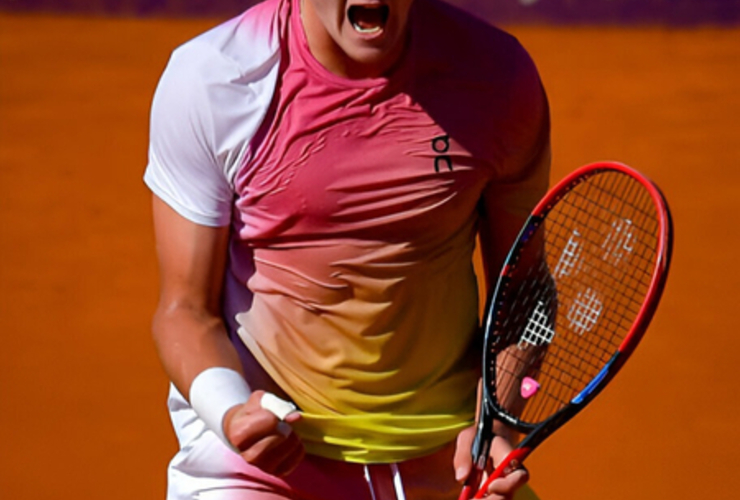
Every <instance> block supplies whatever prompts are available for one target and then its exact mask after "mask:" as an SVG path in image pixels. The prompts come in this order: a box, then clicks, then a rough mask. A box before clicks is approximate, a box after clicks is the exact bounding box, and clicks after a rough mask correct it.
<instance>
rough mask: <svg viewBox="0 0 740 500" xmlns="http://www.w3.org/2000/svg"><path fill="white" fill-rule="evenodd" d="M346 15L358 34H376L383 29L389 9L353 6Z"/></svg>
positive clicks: (372, 6) (385, 7) (382, 6)
mask: <svg viewBox="0 0 740 500" xmlns="http://www.w3.org/2000/svg"><path fill="white" fill-rule="evenodd" d="M347 15H348V17H349V22H350V23H352V27H353V28H354V29H355V30H357V31H358V32H359V33H378V32H380V31H382V30H383V28H385V23H386V22H388V16H389V15H390V9H389V8H388V6H387V5H353V6H351V7H350V8H349V10H348V12H347Z"/></svg>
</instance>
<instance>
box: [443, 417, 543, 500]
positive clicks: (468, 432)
mask: <svg viewBox="0 0 740 500" xmlns="http://www.w3.org/2000/svg"><path fill="white" fill-rule="evenodd" d="M474 437H475V427H474V426H473V427H468V428H467V429H465V430H463V431H462V432H461V433H460V434H459V435H458V436H457V448H456V450H455V458H454V460H453V465H454V467H455V478H456V479H457V480H458V482H460V483H461V484H462V483H464V482H465V480H466V479H467V477H468V475H469V474H470V471H471V470H472V468H473V458H472V457H471V455H470V448H471V446H472V444H473V439H474ZM512 449H513V446H512V444H511V442H510V441H509V440H508V439H506V438H504V437H502V436H500V435H498V434H497V435H496V436H495V437H494V438H493V443H492V445H491V460H492V461H493V464H492V465H494V466H495V465H497V464H499V463H500V462H501V461H502V460H503V459H504V458H506V455H508V454H509V452H511V450H512ZM527 481H529V473H528V472H527V470H526V469H524V468H523V467H521V466H520V468H518V469H516V470H514V471H512V472H510V473H508V474H506V475H505V476H503V477H500V478H498V479H494V480H493V481H492V482H491V484H490V485H489V486H488V492H487V495H486V496H485V497H484V498H485V500H512V499H513V498H514V493H516V491H517V490H518V489H519V488H521V487H522V486H524V485H525V484H526V483H527Z"/></svg>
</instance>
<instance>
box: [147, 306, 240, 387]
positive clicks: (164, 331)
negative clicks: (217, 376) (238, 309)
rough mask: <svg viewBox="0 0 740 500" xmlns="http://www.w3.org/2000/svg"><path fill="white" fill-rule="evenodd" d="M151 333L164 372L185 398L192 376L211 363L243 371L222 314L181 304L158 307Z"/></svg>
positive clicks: (193, 377) (211, 365) (215, 365)
mask: <svg viewBox="0 0 740 500" xmlns="http://www.w3.org/2000/svg"><path fill="white" fill-rule="evenodd" d="M152 329H153V335H154V340H155V343H156V346H157V350H158V352H159V357H160V360H161V362H162V365H163V366H164V369H165V372H166V373H167V375H168V376H169V378H170V380H171V381H172V382H173V383H174V385H175V387H177V389H178V391H180V393H181V394H182V395H183V396H184V397H185V398H187V399H189V397H190V387H191V385H192V383H193V380H194V379H195V377H197V376H198V375H199V374H200V373H202V372H203V371H204V370H206V369H208V368H212V367H224V368H229V369H232V370H234V371H237V372H239V373H242V368H241V363H240V361H239V357H238V355H237V353H236V350H235V348H234V346H233V345H232V343H231V341H230V340H229V337H228V335H227V332H226V327H225V325H224V323H223V321H222V320H221V318H219V317H216V316H213V315H212V314H209V313H207V312H202V311H198V310H196V309H193V308H189V307H187V306H184V305H176V306H169V307H160V308H159V309H158V310H157V312H156V314H155V316H154V321H153V328H152Z"/></svg>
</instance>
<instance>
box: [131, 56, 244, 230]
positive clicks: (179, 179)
mask: <svg viewBox="0 0 740 500" xmlns="http://www.w3.org/2000/svg"><path fill="white" fill-rule="evenodd" d="M186 49H187V50H183V48H182V47H181V48H180V49H177V50H176V51H175V52H174V53H173V55H172V58H171V59H170V61H169V63H168V65H167V68H166V69H165V71H164V73H163V75H162V78H161V79H160V81H159V85H158V86H157V90H156V92H155V95H154V100H153V102H152V109H151V122H150V132H149V134H150V138H149V162H148V165H147V168H146V172H145V174H144V181H145V183H146V184H147V186H148V187H149V188H150V189H151V190H152V192H153V193H154V194H156V195H157V196H158V197H159V198H161V199H162V200H163V201H164V202H165V203H167V204H168V205H170V206H171V207H172V208H173V209H174V210H175V211H177V212H178V213H179V214H180V215H182V216H183V217H185V218H187V219H189V220H191V221H193V222H195V223H198V224H203V225H206V226H225V225H228V224H229V222H230V219H231V206H232V200H233V196H234V195H233V189H232V187H231V183H230V181H229V179H228V178H227V172H226V168H225V166H224V165H223V164H221V162H220V161H219V158H218V154H217V145H216V144H215V140H216V138H215V131H214V123H213V121H214V120H213V116H214V110H213V109H212V106H213V105H214V103H213V101H212V99H211V98H210V96H209V89H208V86H209V82H210V81H213V80H214V79H217V78H219V77H220V76H227V75H223V73H224V71H225V70H228V69H229V68H224V64H223V60H222V59H220V58H219V57H218V54H217V52H216V51H215V50H212V48H211V47H209V46H208V45H205V44H189V45H188V46H187V47H186Z"/></svg>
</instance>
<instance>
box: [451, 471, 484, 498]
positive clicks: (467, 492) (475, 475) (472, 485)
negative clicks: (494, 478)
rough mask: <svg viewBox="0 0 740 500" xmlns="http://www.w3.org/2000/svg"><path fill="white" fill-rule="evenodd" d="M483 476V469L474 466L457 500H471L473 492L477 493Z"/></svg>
mask: <svg viewBox="0 0 740 500" xmlns="http://www.w3.org/2000/svg"><path fill="white" fill-rule="evenodd" d="M481 476H482V473H481V471H480V470H479V469H478V468H476V467H473V470H471V471H470V474H469V475H468V478H467V479H466V480H465V485H464V486H463V489H462V491H461V492H460V496H459V497H458V499H457V500H470V499H471V498H473V493H475V491H476V488H478V486H479V485H480V480H481Z"/></svg>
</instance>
